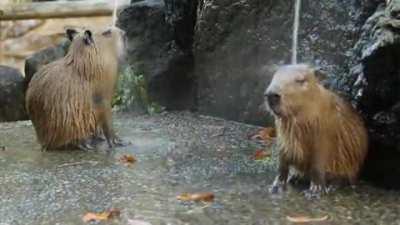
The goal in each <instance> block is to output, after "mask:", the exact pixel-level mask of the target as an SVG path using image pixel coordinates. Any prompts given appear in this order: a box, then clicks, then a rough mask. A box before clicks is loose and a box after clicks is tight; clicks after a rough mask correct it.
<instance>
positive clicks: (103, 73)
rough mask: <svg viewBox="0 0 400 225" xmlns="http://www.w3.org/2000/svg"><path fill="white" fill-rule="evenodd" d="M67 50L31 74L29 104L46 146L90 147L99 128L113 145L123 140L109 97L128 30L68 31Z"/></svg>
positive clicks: (38, 133) (57, 147) (36, 128)
mask: <svg viewBox="0 0 400 225" xmlns="http://www.w3.org/2000/svg"><path fill="white" fill-rule="evenodd" d="M67 36H68V38H69V39H70V40H71V41H72V43H71V46H70V48H69V51H68V53H67V55H66V56H65V57H64V58H62V59H59V60H57V61H54V62H52V63H49V64H47V65H45V66H43V67H42V68H41V69H40V70H39V71H38V72H37V73H36V74H35V75H34V76H33V78H32V80H31V81H30V83H29V86H28V89H27V93H26V108H27V111H28V114H29V116H30V119H31V120H32V123H33V125H34V127H35V130H36V134H37V138H38V141H39V142H40V144H41V145H42V147H43V148H44V149H59V148H64V147H69V148H70V147H72V148H82V149H87V148H91V147H92V146H90V145H89V144H88V143H89V140H91V138H92V137H93V136H95V135H97V134H98V133H99V131H100V132H102V133H103V134H104V136H105V137H106V140H107V142H108V144H109V146H110V147H112V146H113V145H115V144H121V142H120V140H119V139H118V138H117V136H116V135H115V132H114V130H113V127H112V118H111V117H112V115H111V100H112V96H113V94H114V90H115V86H116V81H117V78H118V61H119V58H120V56H122V51H123V43H124V32H123V31H122V30H120V29H118V28H115V27H113V28H109V29H106V30H105V31H101V32H96V33H93V34H92V32H91V31H90V30H84V31H82V32H77V31H76V30H74V29H68V30H67Z"/></svg>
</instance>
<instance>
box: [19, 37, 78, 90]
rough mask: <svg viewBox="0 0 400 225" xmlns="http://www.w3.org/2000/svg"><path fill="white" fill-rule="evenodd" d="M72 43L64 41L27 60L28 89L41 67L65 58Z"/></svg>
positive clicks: (26, 81)
mask: <svg viewBox="0 0 400 225" xmlns="http://www.w3.org/2000/svg"><path fill="white" fill-rule="evenodd" d="M70 44H71V42H70V41H69V40H68V39H65V40H63V41H62V42H61V43H60V44H59V45H57V46H55V47H49V48H45V49H43V50H41V51H39V52H36V53H35V54H33V55H32V56H30V57H28V58H27V59H26V60H25V87H24V90H26V88H27V87H28V84H29V82H30V81H31V79H32V77H33V75H34V74H35V73H36V72H37V71H38V70H39V68H40V67H42V66H44V65H46V64H49V63H50V62H53V61H55V60H57V59H60V58H62V57H64V56H65V55H66V54H67V52H68V48H69V46H70Z"/></svg>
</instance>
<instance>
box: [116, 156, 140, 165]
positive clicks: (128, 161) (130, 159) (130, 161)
mask: <svg viewBox="0 0 400 225" xmlns="http://www.w3.org/2000/svg"><path fill="white" fill-rule="evenodd" d="M119 161H120V162H121V163H123V164H124V165H125V166H130V165H132V164H134V163H135V162H136V161H137V160H136V158H135V157H134V156H133V155H123V156H121V157H120V158H119Z"/></svg>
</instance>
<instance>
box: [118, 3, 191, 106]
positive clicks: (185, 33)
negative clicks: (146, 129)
mask: <svg viewBox="0 0 400 225" xmlns="http://www.w3.org/2000/svg"><path fill="white" fill-rule="evenodd" d="M195 10H196V1H173V0H166V1H165V3H164V1H161V0H146V1H134V2H133V4H131V5H130V6H128V7H126V8H125V9H123V10H122V11H121V13H120V15H119V18H118V26H119V27H121V28H122V29H124V30H125V31H127V35H128V40H129V44H128V46H129V47H128V55H129V64H130V65H132V66H133V67H134V69H135V70H137V71H139V72H140V73H143V74H144V75H145V77H146V80H147V83H148V91H149V95H150V97H151V98H152V100H154V101H156V102H158V103H159V104H161V105H163V106H166V107H167V108H169V109H182V108H191V107H192V106H193V104H194V102H195V101H194V96H195V88H194V87H195V82H194V79H193V78H192V77H191V70H192V69H193V54H192V50H191V46H192V39H193V27H194V19H193V16H194V15H195Z"/></svg>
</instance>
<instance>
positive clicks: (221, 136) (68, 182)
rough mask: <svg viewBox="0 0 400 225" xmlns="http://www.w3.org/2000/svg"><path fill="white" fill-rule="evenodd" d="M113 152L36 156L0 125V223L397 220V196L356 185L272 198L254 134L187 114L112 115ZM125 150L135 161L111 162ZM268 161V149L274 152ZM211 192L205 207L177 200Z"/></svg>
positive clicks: (243, 224)
mask: <svg viewBox="0 0 400 225" xmlns="http://www.w3.org/2000/svg"><path fill="white" fill-rule="evenodd" d="M114 123H115V126H116V128H117V130H118V133H119V134H120V136H121V137H122V138H123V139H125V140H129V141H131V142H132V145H131V146H128V147H124V148H118V149H115V150H114V151H111V152H109V151H106V150H104V149H103V150H97V151H91V152H82V151H61V152H42V151H40V146H39V145H38V144H37V143H36V140H35V136H34V132H33V127H32V125H31V124H30V123H29V122H17V123H3V124H0V145H2V146H5V148H0V225H8V224H10V225H11V224H12V225H19V224H21V225H22V224H23V225H26V224H34V225H39V224H40V225H47V224H48V225H50V224H52V225H53V224H59V225H64V224H65V225H67V224H68V225H72V224H73V225H79V224H84V222H83V221H82V216H83V215H84V214H85V213H87V212H101V211H105V210H108V209H110V208H118V209H120V210H121V215H120V218H119V219H115V220H112V221H109V222H106V223H99V224H125V225H126V224H135V223H132V220H134V219H136V220H141V221H147V222H149V223H150V224H153V225H158V224H160V225H161V224H163V225H167V224H171V225H183V224H201V225H208V224H210V225H212V224H216V225H219V224H221V225H227V224H238V225H239V224H240V225H253V224H254V225H258V224H260V225H261V224H291V222H289V221H288V220H287V216H311V217H323V216H326V215H327V216H328V217H329V218H328V220H326V221H324V222H319V223H314V224H340V225H344V224H362V225H369V224H371V225H372V224H400V204H399V202H400V193H397V192H391V191H385V190H380V189H376V188H373V187H371V186H369V185H367V184H361V185H360V186H358V187H357V188H356V189H354V190H353V189H351V188H344V189H340V190H337V191H336V192H335V193H331V194H329V195H328V196H325V197H323V198H322V199H320V200H307V199H306V198H305V197H304V195H303V194H302V193H301V192H300V191H299V190H297V189H292V188H290V189H289V190H288V192H286V193H284V194H280V195H275V196H273V195H270V194H269V193H268V188H269V185H270V183H271V180H272V178H273V176H274V174H275V170H276V169H275V165H274V163H273V161H274V160H273V158H274V157H272V158H271V159H267V160H264V161H255V160H253V159H252V156H253V154H254V152H255V151H256V150H257V149H259V148H260V147H261V146H260V144H259V143H256V142H255V141H251V140H248V135H249V134H251V133H254V132H256V131H257V130H258V129H259V128H258V127H253V126H248V125H245V124H240V123H235V122H228V121H224V120H220V119H215V118H211V117H204V116H199V115H196V114H191V113H185V112H180V113H165V114H160V115H155V116H128V115H120V116H118V118H117V119H116V120H115V122H114ZM124 154H132V155H134V156H135V157H136V158H137V160H138V161H137V162H136V163H135V164H134V165H132V166H129V167H128V166H126V165H124V164H122V163H120V162H119V160H118V159H119V158H120V157H121V156H122V155H124ZM274 155H275V153H274ZM204 191H205V192H213V193H214V194H215V200H214V202H213V203H201V202H199V203H188V202H180V201H178V200H177V199H176V196H177V195H179V194H181V193H184V192H204Z"/></svg>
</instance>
